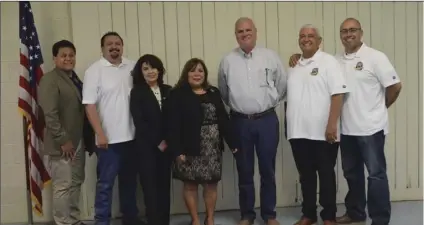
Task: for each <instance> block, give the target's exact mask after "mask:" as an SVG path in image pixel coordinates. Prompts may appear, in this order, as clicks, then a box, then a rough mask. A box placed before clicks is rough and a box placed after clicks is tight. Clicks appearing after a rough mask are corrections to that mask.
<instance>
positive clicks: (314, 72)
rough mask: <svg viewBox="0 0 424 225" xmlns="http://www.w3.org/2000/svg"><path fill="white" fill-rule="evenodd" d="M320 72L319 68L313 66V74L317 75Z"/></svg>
mask: <svg viewBox="0 0 424 225" xmlns="http://www.w3.org/2000/svg"><path fill="white" fill-rule="evenodd" d="M317 74H318V68H313V69H312V71H311V75H312V76H316V75H317Z"/></svg>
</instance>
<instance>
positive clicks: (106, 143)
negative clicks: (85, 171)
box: [82, 32, 140, 225]
mask: <svg viewBox="0 0 424 225" xmlns="http://www.w3.org/2000/svg"><path fill="white" fill-rule="evenodd" d="M101 48H102V53H103V57H102V58H101V59H100V60H98V61H96V62H95V63H93V64H92V65H91V66H90V67H89V68H88V69H87V70H86V72H85V76H84V86H83V100H82V102H83V104H85V107H86V111H87V115H88V119H89V121H90V123H91V125H92V127H93V129H94V131H95V133H96V145H97V150H96V154H97V157H98V162H97V186H96V198H95V206H94V207H95V220H96V223H95V224H96V225H109V224H110V216H111V205H112V190H113V186H114V183H115V178H116V176H117V175H119V176H118V182H119V199H120V206H121V212H122V214H123V225H137V224H139V223H140V221H139V220H138V219H137V214H138V209H137V204H136V187H137V183H136V176H137V173H136V170H135V168H134V163H135V161H134V160H133V158H134V155H133V151H134V148H133V139H134V130H135V128H134V125H133V121H132V117H131V114H130V111H129V94H130V91H131V88H132V79H131V75H130V74H131V70H132V69H133V68H134V65H135V63H134V62H133V61H130V60H128V59H126V58H123V57H122V53H123V40H122V38H121V37H120V36H119V34H118V33H116V32H108V33H106V34H105V35H103V37H102V38H101Z"/></svg>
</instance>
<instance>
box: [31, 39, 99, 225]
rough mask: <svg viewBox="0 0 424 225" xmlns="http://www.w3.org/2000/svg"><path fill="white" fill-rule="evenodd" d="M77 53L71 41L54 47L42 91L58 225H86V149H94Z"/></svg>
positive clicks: (55, 218) (56, 44) (41, 103)
mask: <svg viewBox="0 0 424 225" xmlns="http://www.w3.org/2000/svg"><path fill="white" fill-rule="evenodd" d="M75 52H76V50H75V46H74V45H73V44H72V43H71V42H69V41H67V40H62V41H59V42H56V43H55V44H54V45H53V48H52V53H53V59H54V64H55V68H54V69H53V70H52V71H50V72H48V73H46V74H45V75H44V76H43V77H42V79H41V81H40V85H39V88H38V98H39V103H40V106H41V109H42V111H43V114H44V118H45V123H46V129H45V137H44V149H43V150H42V154H43V155H49V156H50V158H51V177H52V188H53V218H54V221H55V222H56V224H57V225H82V224H83V223H82V222H81V220H80V211H79V199H80V192H81V184H82V183H83V181H84V177H85V173H84V166H85V150H86V147H91V145H90V144H89V141H87V140H89V138H91V137H92V135H90V134H89V133H90V131H89V130H90V127H89V126H87V124H85V122H84V121H86V119H85V118H86V117H85V111H84V106H83V105H82V104H81V89H82V82H81V81H80V80H79V78H78V76H77V75H76V73H75V72H74V66H75ZM84 128H85V129H84ZM84 134H85V136H86V139H85V140H84ZM85 141H86V142H85Z"/></svg>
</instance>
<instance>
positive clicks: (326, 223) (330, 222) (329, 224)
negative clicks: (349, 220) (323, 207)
mask: <svg viewBox="0 0 424 225" xmlns="http://www.w3.org/2000/svg"><path fill="white" fill-rule="evenodd" d="M324 225H336V221H334V220H324Z"/></svg>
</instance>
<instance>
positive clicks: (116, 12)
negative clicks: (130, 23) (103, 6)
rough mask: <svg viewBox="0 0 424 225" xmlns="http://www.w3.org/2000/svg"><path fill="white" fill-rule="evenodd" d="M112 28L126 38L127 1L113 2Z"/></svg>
mask: <svg viewBox="0 0 424 225" xmlns="http://www.w3.org/2000/svg"><path fill="white" fill-rule="evenodd" d="M111 8H112V13H111V14H112V29H113V31H115V32H118V34H119V35H121V36H122V38H123V39H126V23H125V13H126V12H125V2H112V3H111Z"/></svg>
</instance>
